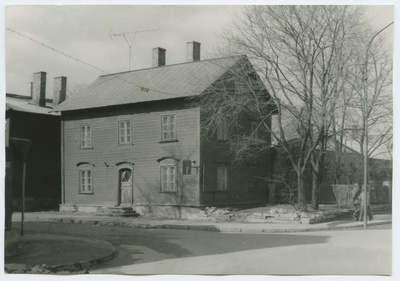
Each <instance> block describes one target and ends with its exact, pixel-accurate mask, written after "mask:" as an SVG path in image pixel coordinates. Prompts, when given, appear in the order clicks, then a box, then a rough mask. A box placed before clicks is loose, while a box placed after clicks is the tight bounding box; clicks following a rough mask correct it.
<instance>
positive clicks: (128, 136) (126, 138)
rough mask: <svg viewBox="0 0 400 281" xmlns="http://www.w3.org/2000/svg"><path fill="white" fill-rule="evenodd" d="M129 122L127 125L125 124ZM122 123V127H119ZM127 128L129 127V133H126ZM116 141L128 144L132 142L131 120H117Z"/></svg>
mask: <svg viewBox="0 0 400 281" xmlns="http://www.w3.org/2000/svg"><path fill="white" fill-rule="evenodd" d="M127 123H128V124H129V126H127V125H126V124H127ZM122 124H124V125H123V128H121V125H122ZM128 129H129V134H128ZM122 135H123V136H124V139H123V141H121V136H122ZM118 143H119V144H130V143H132V124H131V120H121V121H118Z"/></svg>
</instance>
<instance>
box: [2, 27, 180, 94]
mask: <svg viewBox="0 0 400 281" xmlns="http://www.w3.org/2000/svg"><path fill="white" fill-rule="evenodd" d="M6 29H7V30H8V31H10V32H13V33H15V34H17V35H19V36H21V37H24V38H25V39H28V40H31V41H32V42H34V43H36V44H38V45H40V46H42V47H45V48H47V49H49V50H51V51H54V52H56V53H58V54H60V55H63V56H65V57H67V58H69V59H72V60H74V61H77V62H79V63H81V64H84V65H86V66H89V67H91V68H93V69H96V70H97V71H100V72H101V73H104V74H106V75H112V77H114V78H116V79H119V80H121V81H123V82H125V83H127V84H131V85H133V86H136V87H137V88H139V89H140V90H141V91H143V92H149V91H153V92H157V93H160V94H164V95H169V96H173V97H179V96H178V95H175V94H172V93H168V92H165V91H161V90H156V89H152V88H149V87H145V86H143V85H139V84H135V83H132V82H130V81H126V80H125V79H123V78H121V77H118V76H117V75H120V74H121V73H117V74H113V73H109V72H107V71H104V70H103V69H101V68H99V67H97V66H94V65H92V64H90V63H87V62H84V61H82V60H80V59H78V58H75V57H73V56H71V55H69V54H67V53H64V52H62V51H59V50H57V49H55V48H53V47H51V46H49V45H47V44H45V43H42V42H40V41H38V40H36V39H34V38H32V37H30V36H27V35H25V34H22V33H20V32H18V31H15V30H13V29H11V28H9V27H7V28H6Z"/></svg>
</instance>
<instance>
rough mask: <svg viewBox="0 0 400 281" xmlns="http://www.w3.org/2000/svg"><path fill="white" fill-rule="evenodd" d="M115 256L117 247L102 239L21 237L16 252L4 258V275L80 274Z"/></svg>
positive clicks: (32, 235) (56, 236)
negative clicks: (5, 273)
mask: <svg viewBox="0 0 400 281" xmlns="http://www.w3.org/2000/svg"><path fill="white" fill-rule="evenodd" d="M116 255H117V250H116V248H115V247H114V246H113V245H112V244H110V243H108V242H105V241H101V240H95V239H85V238H76V237H72V236H63V235H46V234H44V235H43V234H40V235H39V234H31V235H26V236H23V237H21V238H20V240H19V243H18V249H17V253H16V254H15V255H12V256H8V257H6V258H5V272H7V273H31V274H71V273H73V274H83V273H87V272H88V270H90V269H91V268H93V267H94V266H96V265H98V264H101V263H103V262H106V261H109V260H111V259H113V258H114V257H115V256H116Z"/></svg>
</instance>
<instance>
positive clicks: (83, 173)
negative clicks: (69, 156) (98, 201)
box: [79, 170, 93, 193]
mask: <svg viewBox="0 0 400 281" xmlns="http://www.w3.org/2000/svg"><path fill="white" fill-rule="evenodd" d="M79 193H93V180H92V170H80V171H79Z"/></svg>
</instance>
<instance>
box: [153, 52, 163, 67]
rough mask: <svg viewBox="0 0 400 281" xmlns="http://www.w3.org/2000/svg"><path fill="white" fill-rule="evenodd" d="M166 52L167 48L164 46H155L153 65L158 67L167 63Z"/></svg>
mask: <svg viewBox="0 0 400 281" xmlns="http://www.w3.org/2000/svg"><path fill="white" fill-rule="evenodd" d="M165 52H166V50H165V49H163V48H160V47H158V48H154V49H153V66H152V67H158V66H163V65H165Z"/></svg>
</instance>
